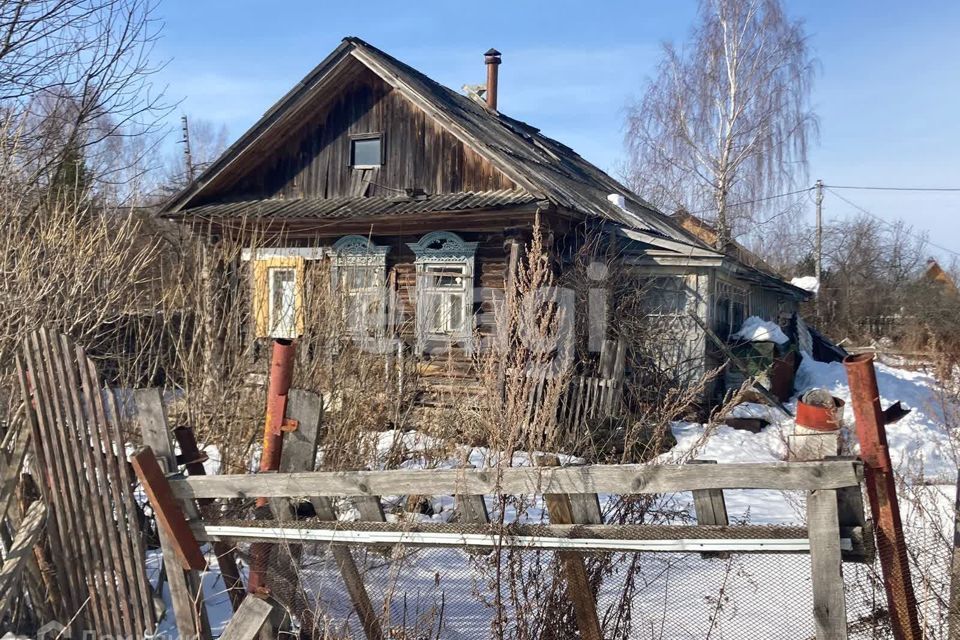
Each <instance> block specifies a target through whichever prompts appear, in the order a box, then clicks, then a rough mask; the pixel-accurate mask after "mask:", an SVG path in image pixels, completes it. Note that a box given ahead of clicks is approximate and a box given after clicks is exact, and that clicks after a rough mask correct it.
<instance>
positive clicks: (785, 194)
mask: <svg viewBox="0 0 960 640" xmlns="http://www.w3.org/2000/svg"><path fill="white" fill-rule="evenodd" d="M815 188H816V187H804V188H803V189H797V190H796V191H788V192H787V193H778V194H775V195H772V196H766V197H764V198H756V199H755V200H744V201H742V202H731V203H729V204H728V205H727V206H728V207H739V206H742V205H745V204H756V203H758V202H766V201H768V200H776V199H777V198H786V197H788V196H795V195H797V194H798V193H808V192H810V191H813V190H814V189H815ZM710 211H716V209H714V208H712V207H711V208H710V209H700V210H699V211H689V212H688V213H689V214H691V215H694V216H695V215H698V214H701V213H708V212H710ZM772 219H773V218H771V220H772ZM767 222H769V220H768V221H767Z"/></svg>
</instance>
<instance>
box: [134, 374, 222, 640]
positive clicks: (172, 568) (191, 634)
mask: <svg viewBox="0 0 960 640" xmlns="http://www.w3.org/2000/svg"><path fill="white" fill-rule="evenodd" d="M133 398H134V410H135V412H136V416H135V417H136V419H137V422H138V423H139V424H140V430H141V432H142V434H143V444H144V445H146V446H148V447H150V448H151V449H152V450H153V452H154V453H155V454H156V455H157V458H158V462H159V463H160V468H161V469H162V470H164V471H165V472H169V471H171V470H173V469H176V456H175V455H174V452H173V443H172V442H171V440H170V430H169V429H168V428H167V416H166V413H165V412H164V409H163V400H162V398H161V397H160V390H159V389H142V390H137V391H134V392H133ZM181 504H182V505H183V506H186V505H187V504H189V501H186V502H184V501H181ZM159 533H160V549H161V550H162V551H163V558H164V567H165V569H166V572H167V583H168V584H169V585H170V600H171V601H172V604H173V613H174V616H175V617H176V622H177V630H178V631H179V632H180V637H181V638H184V639H188V640H193V639H194V638H200V639H203V640H206V639H207V638H210V622H209V620H208V619H207V610H206V607H205V606H204V602H203V591H202V589H201V586H200V579H199V577H198V576H197V575H196V574H195V573H194V572H192V571H184V570H183V569H182V568H181V567H180V566H179V564H178V563H177V561H176V552H175V551H174V548H173V546H172V543H171V541H170V539H169V537H168V536H167V534H166V532H164V531H163V530H162V529H161V530H160V531H159Z"/></svg>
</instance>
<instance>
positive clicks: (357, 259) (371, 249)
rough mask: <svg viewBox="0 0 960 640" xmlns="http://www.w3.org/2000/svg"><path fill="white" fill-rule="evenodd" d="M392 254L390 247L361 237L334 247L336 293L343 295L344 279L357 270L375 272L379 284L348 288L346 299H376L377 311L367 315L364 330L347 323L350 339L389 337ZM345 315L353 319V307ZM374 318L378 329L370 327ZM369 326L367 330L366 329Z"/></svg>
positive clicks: (332, 271)
mask: <svg viewBox="0 0 960 640" xmlns="http://www.w3.org/2000/svg"><path fill="white" fill-rule="evenodd" d="M389 252H390V247H389V246H384V245H376V244H374V243H373V242H372V241H371V240H370V239H369V238H365V237H363V236H359V235H350V236H344V237H342V238H340V239H339V240H337V242H335V243H334V245H333V247H332V248H331V249H330V251H329V254H328V255H329V258H330V286H331V290H332V291H333V292H335V293H337V292H340V293H341V294H343V291H342V289H343V285H344V281H343V276H344V273H345V272H346V271H347V270H349V269H353V268H357V267H359V268H362V269H372V270H373V271H374V274H375V279H376V280H377V282H378V284H376V285H373V286H367V287H360V288H357V289H353V288H352V287H350V288H348V293H346V294H345V295H346V296H347V297H350V298H368V299H373V300H374V302H375V303H376V307H377V309H376V310H375V311H374V312H373V313H372V314H369V313H364V314H363V315H364V317H365V318H366V320H367V321H368V322H366V323H362V324H361V326H352V325H351V323H350V322H349V318H345V320H347V326H346V327H345V332H346V334H347V335H349V336H352V337H357V338H371V337H373V338H381V337H383V336H384V335H385V333H386V317H387V303H388V300H387V297H388V296H387V279H386V278H387V253H389ZM343 313H344V314H345V315H347V316H348V315H349V314H350V313H351V307H350V306H349V303H348V305H345V306H344V308H343ZM371 318H373V320H374V323H375V324H374V326H373V327H371V326H370V324H371V323H370V322H369V320H370V319H371ZM364 325H365V326H364Z"/></svg>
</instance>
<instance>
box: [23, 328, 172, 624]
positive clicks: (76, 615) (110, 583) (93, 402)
mask: <svg viewBox="0 0 960 640" xmlns="http://www.w3.org/2000/svg"><path fill="white" fill-rule="evenodd" d="M17 367H18V378H19V382H20V388H21V393H22V395H23V409H24V410H23V414H24V417H25V422H26V424H27V425H29V431H30V437H31V442H32V445H33V450H34V453H35V455H36V465H37V466H36V468H38V469H42V470H43V471H44V473H43V474H40V475H39V476H37V479H38V482H39V488H40V490H41V493H42V494H43V497H44V500H45V502H46V504H47V505H48V507H49V508H50V510H51V512H52V514H53V516H52V517H51V518H50V525H49V528H50V535H49V536H47V538H48V540H49V543H50V548H51V560H52V564H53V566H54V568H55V572H56V580H57V586H58V587H59V588H60V593H61V598H60V600H61V601H62V607H61V608H62V610H63V611H64V612H66V613H68V614H69V615H70V620H69V626H70V629H69V630H68V633H73V632H75V631H79V630H83V631H96V632H98V633H99V634H100V635H103V636H124V637H133V636H140V635H143V634H145V633H152V632H153V631H154V627H155V626H156V617H155V613H154V609H153V597H152V592H151V590H150V585H149V582H148V580H147V575H146V568H145V566H144V552H143V544H142V540H141V539H140V526H139V522H138V520H137V517H136V516H137V509H136V505H135V503H134V499H133V493H132V491H133V490H132V482H131V481H130V478H129V476H128V475H127V473H126V462H125V461H124V460H123V458H122V456H123V455H124V443H125V441H124V439H123V438H122V437H121V435H120V432H119V426H118V422H117V420H116V416H115V415H114V416H110V417H111V418H112V419H113V420H112V422H111V420H110V419H108V415H107V412H106V410H105V408H104V399H103V394H104V393H105V390H104V389H102V388H101V386H100V383H99V376H98V374H97V370H96V367H95V366H94V364H93V362H92V361H91V360H90V359H89V358H88V357H87V356H86V353H85V352H84V351H83V349H82V348H80V347H79V346H77V345H74V344H73V343H72V342H71V341H70V340H69V338H67V337H66V336H63V335H58V334H55V333H51V332H49V331H47V330H46V329H39V330H37V331H34V332H33V333H31V334H30V335H29V336H27V337H26V338H25V339H24V341H23V343H22V349H21V354H20V356H19V357H18V358H17Z"/></svg>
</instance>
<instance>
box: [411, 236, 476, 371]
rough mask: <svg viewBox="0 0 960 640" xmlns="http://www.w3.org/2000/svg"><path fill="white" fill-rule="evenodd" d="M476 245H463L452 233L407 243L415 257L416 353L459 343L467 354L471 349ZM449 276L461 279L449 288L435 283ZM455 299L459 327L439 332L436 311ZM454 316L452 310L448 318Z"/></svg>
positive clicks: (464, 242)
mask: <svg viewBox="0 0 960 640" xmlns="http://www.w3.org/2000/svg"><path fill="white" fill-rule="evenodd" d="M478 244H479V243H477V242H466V241H464V239H463V238H461V237H460V236H458V235H457V234H455V233H453V232H452V231H431V232H430V233H428V234H426V235H424V236H423V237H422V238H420V241H419V242H410V243H408V244H407V246H408V247H410V249H411V250H412V251H413V253H414V255H415V256H416V259H415V261H414V264H415V266H416V270H417V290H416V305H417V312H416V330H417V351H418V352H419V353H425V352H427V351H430V350H432V349H433V348H435V347H439V348H448V347H449V346H450V345H451V344H454V343H460V344H462V345H463V346H464V348H465V349H466V350H467V351H470V350H471V348H472V343H473V328H474V316H473V302H474V299H473V298H474V296H473V292H474V284H473V283H474V277H475V256H476V253H477V246H478ZM451 276H452V277H454V278H456V277H457V276H459V277H461V278H462V283H459V284H456V283H451V285H450V286H441V285H440V284H438V283H439V280H440V279H441V278H450V277H451ZM448 282H450V281H449V280H448ZM457 296H460V301H461V305H462V306H461V307H460V308H459V311H458V312H459V314H461V315H460V317H461V318H462V322H461V324H462V326H461V327H459V328H457V329H455V330H438V328H437V327H436V325H434V324H433V320H434V311H435V309H436V308H437V307H438V306H449V305H451V304H452V302H451V301H452V300H455V299H456V297H457ZM454 313H455V311H454V310H453V309H452V307H451V309H450V311H449V312H448V314H447V315H448V316H452V315H453V314H454ZM447 321H449V318H448V319H447ZM441 322H443V320H441Z"/></svg>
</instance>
